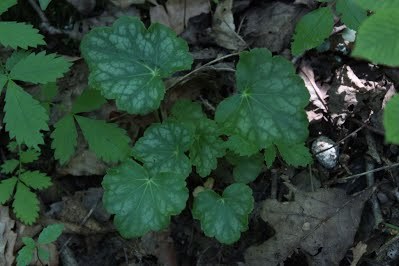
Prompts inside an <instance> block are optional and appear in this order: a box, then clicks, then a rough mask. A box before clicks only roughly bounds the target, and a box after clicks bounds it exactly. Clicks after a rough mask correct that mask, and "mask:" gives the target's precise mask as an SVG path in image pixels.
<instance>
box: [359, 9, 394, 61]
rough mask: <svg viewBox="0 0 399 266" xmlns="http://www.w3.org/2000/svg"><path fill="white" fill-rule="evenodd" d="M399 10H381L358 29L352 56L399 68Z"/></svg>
mask: <svg viewBox="0 0 399 266" xmlns="http://www.w3.org/2000/svg"><path fill="white" fill-rule="evenodd" d="M398 18H399V8H396V9H395V8H392V9H381V10H378V12H377V13H376V14H374V15H372V16H370V17H369V18H367V19H366V20H365V21H364V22H363V23H362V25H361V26H360V27H359V31H358V32H357V38H356V43H355V49H354V50H353V52H352V56H354V57H360V58H364V59H367V60H370V61H371V62H373V63H375V64H383V65H387V66H392V67H395V66H399V45H398V39H397V36H399V19H398Z"/></svg>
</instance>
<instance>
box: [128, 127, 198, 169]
mask: <svg viewBox="0 0 399 266" xmlns="http://www.w3.org/2000/svg"><path fill="white" fill-rule="evenodd" d="M192 143H193V132H192V131H191V130H190V129H188V128H187V127H185V126H184V125H183V124H182V123H178V122H165V123H163V124H153V125H151V126H150V127H149V128H147V129H146V131H145V132H144V136H143V137H141V138H140V139H139V140H138V141H137V142H136V143H135V145H134V147H133V155H134V157H135V158H136V159H138V160H140V161H141V162H143V163H144V164H145V165H146V167H147V168H148V169H151V170H153V171H156V172H175V173H179V174H181V175H183V176H184V177H187V176H188V175H189V174H190V173H191V162H190V159H189V158H188V157H187V156H186V155H185V154H184V153H185V152H186V151H188V149H189V148H190V146H191V144H192Z"/></svg>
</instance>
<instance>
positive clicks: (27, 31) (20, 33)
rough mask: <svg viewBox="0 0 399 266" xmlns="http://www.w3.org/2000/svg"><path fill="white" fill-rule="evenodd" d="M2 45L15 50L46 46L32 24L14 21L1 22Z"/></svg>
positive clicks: (0, 35) (0, 39)
mask: <svg viewBox="0 0 399 266" xmlns="http://www.w3.org/2000/svg"><path fill="white" fill-rule="evenodd" d="M0 44H1V45H3V46H5V47H11V48H13V49H17V48H18V47H19V48H22V49H28V47H37V46H38V45H44V44H46V43H45V42H44V40H43V36H42V35H41V34H39V31H38V30H37V29H35V28H33V27H32V25H30V24H25V23H18V22H13V21H6V22H4V21H2V22H0Z"/></svg>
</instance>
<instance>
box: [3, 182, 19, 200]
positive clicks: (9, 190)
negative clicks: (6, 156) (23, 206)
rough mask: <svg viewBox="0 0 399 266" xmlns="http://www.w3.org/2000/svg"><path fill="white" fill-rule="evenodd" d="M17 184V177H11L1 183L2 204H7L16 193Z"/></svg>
mask: <svg viewBox="0 0 399 266" xmlns="http://www.w3.org/2000/svg"><path fill="white" fill-rule="evenodd" d="M16 183H17V178H16V177H11V178H8V179H5V180H1V181H0V204H4V203H6V201H8V200H9V199H10V198H11V196H12V194H13V193H14V188H15V184H16Z"/></svg>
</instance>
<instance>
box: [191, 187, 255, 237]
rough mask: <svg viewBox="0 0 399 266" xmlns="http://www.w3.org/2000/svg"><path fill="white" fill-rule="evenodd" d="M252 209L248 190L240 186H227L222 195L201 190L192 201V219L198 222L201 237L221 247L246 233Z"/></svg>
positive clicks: (252, 201) (252, 203) (249, 190)
mask: <svg viewBox="0 0 399 266" xmlns="http://www.w3.org/2000/svg"><path fill="white" fill-rule="evenodd" d="M253 206H254V198H253V197H252V190H251V189H250V188H249V187H248V186H246V185H244V184H240V183H236V184H232V185H230V186H228V187H227V188H226V189H225V190H224V192H223V195H222V196H220V195H219V194H217V193H215V192H214V191H212V190H205V191H202V192H200V193H199V194H198V196H197V197H196V198H195V199H194V206H193V210H192V212H193V217H194V218H195V219H198V220H200V222H201V228H202V230H203V231H204V233H205V235H207V236H209V237H215V238H216V239H217V240H218V241H219V242H221V243H223V244H232V243H234V242H236V241H237V240H239V239H240V235H241V232H244V231H246V230H247V229H248V216H249V214H250V213H251V211H252V209H253Z"/></svg>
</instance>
